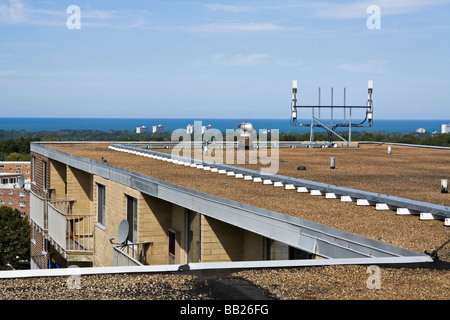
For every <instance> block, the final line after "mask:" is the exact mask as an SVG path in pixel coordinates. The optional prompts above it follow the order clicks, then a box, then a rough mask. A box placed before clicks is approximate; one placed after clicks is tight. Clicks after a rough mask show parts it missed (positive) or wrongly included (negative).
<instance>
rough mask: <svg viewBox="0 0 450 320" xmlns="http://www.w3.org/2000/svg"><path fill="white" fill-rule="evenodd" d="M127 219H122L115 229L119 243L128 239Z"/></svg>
mask: <svg viewBox="0 0 450 320" xmlns="http://www.w3.org/2000/svg"><path fill="white" fill-rule="evenodd" d="M128 230H129V229H128V221H127V220H122V221H121V222H120V224H119V230H118V231H117V233H118V236H119V241H120V243H125V241H127V239H128Z"/></svg>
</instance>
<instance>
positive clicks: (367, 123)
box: [291, 80, 373, 143]
mask: <svg viewBox="0 0 450 320" xmlns="http://www.w3.org/2000/svg"><path fill="white" fill-rule="evenodd" d="M372 97H373V81H372V80H369V83H368V96H367V103H366V105H365V106H347V105H346V89H345V88H344V105H342V106H340V105H334V103H333V88H331V105H329V106H327V105H321V103H320V88H319V105H317V106H299V105H297V80H294V81H292V105H291V111H292V124H293V125H294V126H297V127H310V128H311V131H310V137H309V139H310V143H312V142H313V141H314V128H323V129H325V130H327V132H328V141H329V142H330V143H331V139H332V137H333V135H335V136H337V137H338V138H339V139H341V140H343V141H344V142H346V143H349V142H351V140H352V128H356V127H371V126H372V125H373V100H372ZM298 108H301V109H307V108H308V109H311V114H312V116H311V122H310V123H306V122H305V123H300V122H299V121H298V120H297V119H298V117H297V116H298V112H297V109H298ZM315 109H318V111H319V116H318V117H316V115H315ZM321 109H329V110H330V111H331V119H330V120H331V122H330V124H328V125H327V124H325V123H324V122H323V121H322V120H321V118H320V111H321ZM334 109H343V111H344V117H343V119H344V121H343V122H338V123H334V119H333V118H334ZM353 109H366V115H365V118H364V120H362V121H361V122H359V123H353V122H352V110H353ZM347 112H349V119H348V121H347ZM340 127H346V128H348V141H347V140H346V139H344V138H343V137H342V136H341V135H339V134H338V133H337V132H336V129H337V128H340Z"/></svg>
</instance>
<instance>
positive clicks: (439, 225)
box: [45, 142, 450, 252]
mask: <svg viewBox="0 0 450 320" xmlns="http://www.w3.org/2000/svg"><path fill="white" fill-rule="evenodd" d="M45 145H46V146H47V147H49V148H53V149H56V150H60V151H63V152H66V153H68V154H72V155H75V156H80V157H83V158H87V159H92V160H94V161H99V162H101V161H102V160H101V158H102V157H104V158H106V159H107V161H108V164H109V165H113V166H117V167H121V168H124V169H127V170H131V171H134V172H137V173H140V174H143V175H148V176H151V177H154V178H156V179H159V180H163V181H167V182H170V183H173V184H176V185H180V186H183V187H186V188H190V189H193V190H198V191H200V192H204V193H207V194H212V195H216V196H220V197H223V198H227V199H231V200H235V201H239V202H243V203H246V204H249V205H252V206H256V207H261V208H264V209H267V210H271V211H275V212H280V213H283V214H287V215H292V216H295V217H299V218H302V219H305V220H309V221H313V222H316V223H319V224H323V225H326V226H329V227H332V228H336V229H339V230H343V231H346V232H349V233H353V234H358V235H361V236H364V237H367V238H371V239H375V240H379V241H382V242H385V243H388V244H392V245H394V246H399V247H402V248H405V249H409V250H413V251H417V252H424V251H425V250H426V251H430V250H432V249H434V248H436V247H437V246H439V245H440V244H442V243H443V242H445V241H446V240H447V239H448V238H449V229H448V228H447V227H444V226H443V222H442V221H439V220H431V221H421V220H419V218H418V217H417V216H414V215H411V216H398V215H396V214H395V212H392V211H378V210H375V209H374V207H372V206H357V205H356V204H355V203H353V202H351V203H348V202H341V201H339V200H337V199H325V198H324V197H314V196H311V195H309V194H302V193H297V192H295V191H294V190H285V189H284V188H275V187H274V186H271V185H263V184H261V183H253V182H250V181H245V180H243V179H234V178H230V177H228V176H226V175H219V174H217V173H212V172H209V171H200V170H197V169H195V168H189V167H185V166H177V165H174V164H172V163H167V162H163V161H158V160H154V159H151V158H146V157H139V156H136V155H133V154H126V153H123V152H117V151H113V150H111V149H109V148H108V147H109V146H110V145H111V143H100V142H99V143H60V144H58V143H49V144H45ZM153 149H154V150H159V151H165V152H170V151H169V150H168V149H164V148H153ZM392 149H393V150H392V153H391V154H390V155H387V152H386V146H381V145H361V146H360V147H359V148H311V149H309V148H288V147H286V148H280V149H279V154H280V162H279V163H280V169H279V173H280V174H283V175H287V176H293V177H301V178H304V179H309V180H313V181H319V182H325V183H330V184H331V183H332V184H334V185H338V186H344V187H351V188H357V189H362V190H366V191H372V192H382V193H383V194H391V195H395V196H402V197H408V198H411V199H417V200H420V201H427V202H431V203H437V204H441V205H449V204H450V195H449V194H441V193H440V189H439V187H440V179H441V178H443V177H446V176H449V175H450V171H449V170H450V169H449V166H448V156H449V154H450V151H449V150H439V149H416V148H411V147H395V148H392ZM332 156H333V157H335V159H336V169H334V170H331V169H330V166H329V163H330V157H332ZM300 164H301V165H304V166H305V167H306V170H297V167H298V165H300ZM235 165H238V164H235ZM239 166H245V167H249V168H255V167H256V168H258V164H256V165H248V164H247V165H239ZM259 167H260V165H259Z"/></svg>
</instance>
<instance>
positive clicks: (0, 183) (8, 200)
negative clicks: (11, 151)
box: [0, 161, 31, 217]
mask: <svg viewBox="0 0 450 320" xmlns="http://www.w3.org/2000/svg"><path fill="white" fill-rule="evenodd" d="M30 165H31V162H29V161H27V162H16V161H11V162H5V161H1V162H0V168H1V170H0V206H7V207H10V208H12V209H17V210H19V211H20V213H21V215H22V217H24V216H28V217H29V216H30V201H29V199H30V196H29V193H28V191H29V190H30V171H31V168H30ZM22 177H23V183H24V185H23V188H21V186H20V184H19V183H20V179H21V178H22Z"/></svg>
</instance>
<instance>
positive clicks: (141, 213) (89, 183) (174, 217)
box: [47, 159, 265, 267]
mask: <svg viewBox="0 0 450 320" xmlns="http://www.w3.org/2000/svg"><path fill="white" fill-rule="evenodd" d="M47 161H48V162H49V179H48V181H49V192H50V195H51V198H53V199H67V200H75V202H74V203H73V205H72V213H73V214H79V215H81V214H89V215H91V218H90V220H89V221H90V224H91V229H90V230H91V231H90V232H91V237H92V241H93V257H92V266H94V267H104V266H112V265H113V260H114V258H113V257H114V250H113V246H114V245H118V242H119V236H118V228H119V225H120V223H121V221H122V220H124V219H127V196H130V197H133V198H135V199H137V242H138V243H140V242H151V245H149V246H148V247H147V250H146V255H145V263H146V264H149V265H165V264H185V263H188V262H228V261H250V260H264V258H265V256H264V250H265V248H264V241H265V238H264V237H263V236H260V235H257V234H255V233H252V232H249V231H246V230H243V229H240V228H238V227H235V226H233V225H230V224H227V223H225V222H222V221H219V220H216V219H213V218H211V217H207V216H205V215H201V214H195V213H193V215H192V216H190V215H189V214H190V213H188V210H187V209H185V208H183V207H180V206H178V205H175V204H172V203H169V202H167V201H164V200H161V199H158V198H155V197H153V196H150V195H147V194H143V193H142V192H140V191H138V190H136V189H133V188H131V187H129V186H126V185H124V184H121V183H117V182H113V181H111V180H108V179H105V178H102V177H100V176H96V175H92V174H89V173H87V172H85V171H82V170H79V169H76V168H73V167H71V166H68V165H65V164H63V163H60V162H58V161H55V160H51V159H48V160H47ZM99 185H102V186H104V190H105V218H104V223H100V222H99V221H98V186H99ZM189 217H191V218H192V217H193V218H192V219H195V220H191V222H190V223H193V225H191V226H188V224H189V219H191V218H189ZM188 227H189V228H191V229H189V230H187V229H188ZM171 232H173V233H174V234H175V235H176V237H175V238H176V245H175V255H170V254H169V233H171ZM189 237H195V239H194V241H191V243H194V245H193V248H191V249H189V248H188V246H189V245H188V241H189V239H190V238H189ZM110 240H111V241H112V242H113V243H111V241H110ZM188 250H189V251H188ZM188 253H189V255H190V256H189V258H188Z"/></svg>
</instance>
